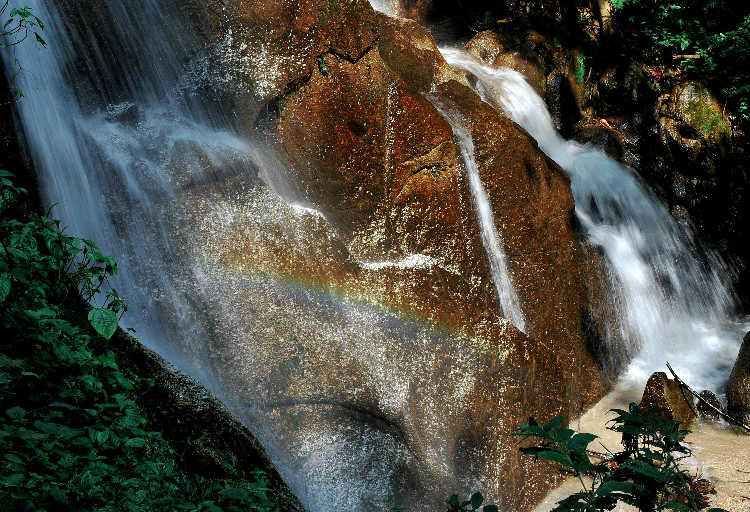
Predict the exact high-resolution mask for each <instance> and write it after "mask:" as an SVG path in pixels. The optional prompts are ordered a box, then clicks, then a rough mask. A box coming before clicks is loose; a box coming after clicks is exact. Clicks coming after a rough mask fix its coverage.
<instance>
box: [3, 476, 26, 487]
mask: <svg viewBox="0 0 750 512" xmlns="http://www.w3.org/2000/svg"><path fill="white" fill-rule="evenodd" d="M21 482H23V475H20V474H18V473H16V474H15V475H10V476H7V477H5V478H4V479H3V484H5V485H6V486H11V485H18V484H20V483H21Z"/></svg>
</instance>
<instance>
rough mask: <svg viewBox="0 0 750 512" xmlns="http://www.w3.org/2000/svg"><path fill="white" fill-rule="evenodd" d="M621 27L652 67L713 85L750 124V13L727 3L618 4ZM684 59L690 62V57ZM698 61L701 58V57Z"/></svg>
mask: <svg viewBox="0 0 750 512" xmlns="http://www.w3.org/2000/svg"><path fill="white" fill-rule="evenodd" d="M612 5H613V6H614V7H615V8H616V9H617V10H618V12H617V19H618V20H619V22H618V24H619V25H621V26H622V27H623V28H624V29H625V30H627V31H628V32H629V33H630V34H631V36H632V37H631V39H633V41H632V42H633V43H635V46H636V47H640V48H645V57H646V59H647V60H650V61H652V62H653V63H661V64H664V63H666V64H668V65H671V63H672V62H673V59H674V58H675V57H676V56H682V57H681V58H678V60H677V61H675V63H676V64H678V65H679V67H680V68H682V70H683V71H685V72H688V73H692V74H694V75H696V76H698V77H702V78H705V79H707V80H708V82H709V85H711V86H712V87H713V88H714V89H716V90H717V91H718V92H719V93H720V94H721V95H722V96H724V98H725V99H726V100H727V101H728V107H729V108H730V109H731V110H732V111H733V112H735V113H736V114H737V116H738V118H739V119H741V120H743V121H748V120H750V14H748V8H747V5H746V4H743V3H737V2H728V1H727V0H708V1H705V0H671V1H668V2H665V1H662V0H616V1H614V0H613V1H612ZM685 56H687V57H689V58H686V57H685ZM696 56H697V58H696Z"/></svg>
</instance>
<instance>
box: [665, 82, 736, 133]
mask: <svg viewBox="0 0 750 512" xmlns="http://www.w3.org/2000/svg"><path fill="white" fill-rule="evenodd" d="M671 109H672V112H671V114H672V115H673V116H674V117H675V118H676V119H678V120H679V121H681V122H682V123H684V124H685V125H687V126H688V127H690V128H692V129H693V131H694V132H695V133H696V134H698V135H700V136H701V137H702V138H704V139H706V140H708V141H709V143H711V144H717V143H721V142H722V141H724V140H726V139H727V138H729V136H730V135H731V133H732V127H731V125H730V123H729V120H728V119H727V118H726V117H725V116H724V112H723V110H722V108H721V105H719V102H718V101H717V100H716V98H714V96H713V95H712V94H711V93H710V92H709V90H708V89H707V88H706V85H705V84H704V83H703V82H698V81H687V82H682V83H680V84H678V85H677V86H675V88H674V90H673V91H672V105H671Z"/></svg>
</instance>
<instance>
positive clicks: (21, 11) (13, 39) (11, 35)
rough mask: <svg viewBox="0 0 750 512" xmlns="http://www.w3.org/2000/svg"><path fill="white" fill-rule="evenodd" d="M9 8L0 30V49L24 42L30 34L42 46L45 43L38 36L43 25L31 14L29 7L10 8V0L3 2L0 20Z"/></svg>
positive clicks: (0, 9) (45, 44)
mask: <svg viewBox="0 0 750 512" xmlns="http://www.w3.org/2000/svg"><path fill="white" fill-rule="evenodd" d="M9 8H10V12H9V13H8V19H6V20H5V23H3V25H2V28H1V29H0V47H8V46H15V45H17V44H19V43H22V42H23V41H25V40H26V39H27V38H28V37H29V35H30V34H33V35H34V38H35V39H36V40H37V42H38V43H39V44H41V45H42V46H47V42H46V41H45V40H44V39H43V38H42V36H41V35H40V34H39V31H41V30H44V23H43V22H42V20H40V19H39V18H38V17H37V16H36V15H34V14H33V13H32V12H31V7H12V8H11V7H10V0H5V1H4V2H3V4H2V5H1V6H0V20H2V19H3V17H4V16H5V11H7V10H8V9H9Z"/></svg>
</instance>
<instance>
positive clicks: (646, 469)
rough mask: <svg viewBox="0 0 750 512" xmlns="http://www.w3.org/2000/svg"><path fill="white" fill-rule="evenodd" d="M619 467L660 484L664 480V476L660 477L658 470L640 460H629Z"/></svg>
mask: <svg viewBox="0 0 750 512" xmlns="http://www.w3.org/2000/svg"><path fill="white" fill-rule="evenodd" d="M620 467H621V468H627V469H629V470H630V471H633V472H635V473H638V474H640V475H643V476H645V477H648V478H653V479H654V480H658V481H659V482H662V481H664V479H665V478H664V475H662V474H661V472H660V471H659V470H658V469H656V468H655V467H654V466H652V465H651V464H648V463H647V462H644V461H642V460H629V461H626V462H624V463H623V464H622V465H621V466H620Z"/></svg>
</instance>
